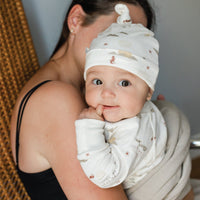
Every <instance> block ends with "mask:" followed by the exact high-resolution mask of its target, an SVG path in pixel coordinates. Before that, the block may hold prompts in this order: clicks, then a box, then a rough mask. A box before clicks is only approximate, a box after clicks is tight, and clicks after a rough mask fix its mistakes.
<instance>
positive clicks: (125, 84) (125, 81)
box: [119, 80, 131, 87]
mask: <svg viewBox="0 0 200 200" xmlns="http://www.w3.org/2000/svg"><path fill="white" fill-rule="evenodd" d="M130 84H131V83H130V82H129V81H127V80H123V81H120V82H119V85H120V86H122V87H127V86H129V85H130Z"/></svg>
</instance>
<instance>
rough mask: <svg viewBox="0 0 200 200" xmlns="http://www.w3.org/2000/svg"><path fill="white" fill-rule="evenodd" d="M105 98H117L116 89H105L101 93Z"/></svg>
mask: <svg viewBox="0 0 200 200" xmlns="http://www.w3.org/2000/svg"><path fill="white" fill-rule="evenodd" d="M101 95H102V97H103V98H114V97H115V96H116V94H115V91H114V89H112V88H108V87H107V88H103V90H102V93H101Z"/></svg>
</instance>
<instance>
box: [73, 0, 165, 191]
mask: <svg viewBox="0 0 200 200" xmlns="http://www.w3.org/2000/svg"><path fill="white" fill-rule="evenodd" d="M115 11H116V12H117V13H118V14H120V16H119V17H118V20H117V23H113V24H112V25H111V26H110V27H109V28H108V29H106V30H105V31H104V32H103V33H101V34H99V35H98V37H97V38H96V39H94V40H93V42H92V43H91V46H90V48H89V49H88V50H87V52H86V65H85V72H84V78H85V81H86V83H85V86H86V94H85V98H86V102H87V104H88V105H89V108H87V109H85V110H84V111H83V112H82V113H81V114H80V117H79V119H78V120H77V121H76V122H75V125H76V134H77V148H78V156H77V157H78V160H79V161H80V164H81V166H82V168H83V170H84V172H85V174H86V175H87V177H88V178H89V179H90V180H91V181H92V182H93V183H95V184H96V185H98V186H99V187H102V188H108V187H113V186H116V185H118V184H120V183H123V186H124V188H125V189H129V188H131V187H133V186H134V185H135V184H136V183H137V182H138V181H140V180H141V179H143V178H144V177H145V176H146V175H147V173H148V172H149V171H150V170H152V169H153V168H154V167H155V166H156V165H158V163H160V162H161V160H162V159H163V157H164V154H165V145H166V140H167V129H166V125H165V121H164V119H163V117H162V114H161V113H160V111H159V110H158V109H157V107H156V106H155V105H154V104H153V103H152V102H151V101H150V100H151V97H152V94H153V91H154V87H155V83H156V79H157V76H158V71H159V68H158V51H159V44H158V42H157V40H156V39H155V38H154V37H153V36H154V34H153V32H151V31H150V30H148V29H147V28H145V27H144V26H142V25H141V24H132V23H131V21H130V17H129V13H128V8H127V7H126V5H123V4H117V5H116V6H115Z"/></svg>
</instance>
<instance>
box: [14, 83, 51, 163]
mask: <svg viewBox="0 0 200 200" xmlns="http://www.w3.org/2000/svg"><path fill="white" fill-rule="evenodd" d="M49 81H51V80H46V81H43V82H41V83H39V84H38V85H36V86H35V87H33V88H32V89H31V90H29V91H28V92H27V93H26V95H25V96H24V98H23V99H22V101H21V103H20V107H19V111H18V116H17V127H16V147H15V148H16V164H17V166H18V161H19V157H18V156H19V155H18V154H19V134H20V128H21V122H22V116H23V113H24V109H25V106H26V104H27V102H28V100H29V98H30V97H31V95H32V94H33V93H34V92H35V91H36V90H37V89H38V88H39V87H40V86H42V85H43V84H45V83H47V82H49Z"/></svg>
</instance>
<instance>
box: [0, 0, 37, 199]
mask: <svg viewBox="0 0 200 200" xmlns="http://www.w3.org/2000/svg"><path fill="white" fill-rule="evenodd" d="M38 68H39V64H38V60H37V57H36V53H35V50H34V47H33V43H32V39H31V36H30V32H29V29H28V24H27V21H26V18H25V14H24V10H23V6H22V3H21V1H20V0H0V112H1V118H0V199H1V200H9V199H10V200H24V199H26V200H27V199H30V198H29V197H28V195H27V193H26V191H25V189H24V187H23V184H22V183H21V181H20V179H19V177H18V175H17V173H16V170H15V165H14V162H13V158H12V153H11V148H10V138H9V128H10V118H11V114H12V109H13V107H14V104H15V101H16V98H17V96H18V94H19V91H20V90H21V89H22V87H23V86H24V84H25V83H26V82H27V80H28V79H30V77H31V76H32V75H33V74H34V73H35V72H36V71H37V70H38Z"/></svg>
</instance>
